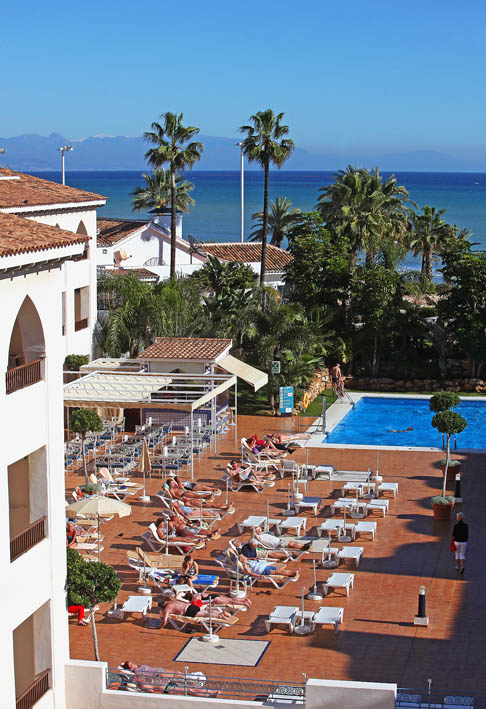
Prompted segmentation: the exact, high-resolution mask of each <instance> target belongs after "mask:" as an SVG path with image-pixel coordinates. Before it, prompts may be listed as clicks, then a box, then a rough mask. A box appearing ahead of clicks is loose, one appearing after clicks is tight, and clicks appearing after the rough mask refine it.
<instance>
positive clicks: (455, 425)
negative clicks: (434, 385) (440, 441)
mask: <svg viewBox="0 0 486 709" xmlns="http://www.w3.org/2000/svg"><path fill="white" fill-rule="evenodd" d="M442 393H449V392H442ZM432 426H433V427H434V428H436V429H437V430H438V431H439V432H440V433H445V435H446V450H447V455H446V465H445V470H444V480H443V482H442V496H443V497H445V495H446V485H447V470H448V468H449V462H450V443H451V436H456V435H457V434H458V433H461V432H462V431H464V429H465V428H466V426H467V421H466V419H465V418H464V417H463V416H461V414H458V413H457V411H451V410H450V409H448V410H446V411H439V412H438V413H437V414H435V416H434V418H433V419H432Z"/></svg>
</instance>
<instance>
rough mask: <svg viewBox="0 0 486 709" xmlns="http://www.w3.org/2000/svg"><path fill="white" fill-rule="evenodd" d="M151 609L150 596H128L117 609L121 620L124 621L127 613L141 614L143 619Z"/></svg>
mask: <svg viewBox="0 0 486 709" xmlns="http://www.w3.org/2000/svg"><path fill="white" fill-rule="evenodd" d="M151 608H152V596H128V600H127V601H125V603H124V604H123V605H122V607H121V608H120V609H119V610H120V613H121V614H122V615H121V619H122V620H124V619H125V615H126V614H127V613H141V614H142V615H143V617H144V618H145V616H146V615H147V611H148V610H150V609H151Z"/></svg>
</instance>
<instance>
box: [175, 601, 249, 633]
mask: <svg viewBox="0 0 486 709" xmlns="http://www.w3.org/2000/svg"><path fill="white" fill-rule="evenodd" d="M198 596H199V594H196V597H193V598H192V599H191V601H183V600H181V599H176V600H170V601H166V602H165V603H164V606H163V611H162V627H163V628H165V626H166V625H167V620H168V618H169V615H171V614H173V615H184V616H186V618H208V617H209V601H203V599H202V598H200V597H198ZM220 598H226V601H225V602H224V603H221V605H224V608H215V607H214V604H216V603H217V604H218V605H219V603H220V602H219V600H218V599H220ZM227 600H228V599H227V597H226V596H216V597H215V598H213V599H212V603H211V616H212V617H213V618H219V619H221V620H229V619H230V618H232V617H233V614H232V613H231V612H230V610H229V605H230V604H228V602H227ZM229 601H230V603H231V607H233V608H234V606H235V605H236V604H235V601H234V599H232V598H230V599H229Z"/></svg>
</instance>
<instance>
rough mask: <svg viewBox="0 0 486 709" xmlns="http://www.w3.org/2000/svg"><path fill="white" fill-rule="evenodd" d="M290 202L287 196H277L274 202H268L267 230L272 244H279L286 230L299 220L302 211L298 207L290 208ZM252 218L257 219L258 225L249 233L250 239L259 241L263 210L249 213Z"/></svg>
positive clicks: (261, 234)
mask: <svg viewBox="0 0 486 709" xmlns="http://www.w3.org/2000/svg"><path fill="white" fill-rule="evenodd" d="M291 206H292V202H291V201H290V199H289V198H288V197H277V199H276V200H275V202H271V204H270V210H271V211H270V214H269V215H268V231H269V233H270V234H271V235H272V238H271V239H270V243H271V244H273V245H274V246H281V244H282V241H283V240H284V239H285V237H286V236H287V232H288V231H289V229H291V228H292V227H293V226H294V225H295V224H297V222H298V221H299V220H300V218H301V215H302V212H301V210H300V209H298V208H296V209H290V207H291ZM251 218H252V219H253V220H258V221H259V222H260V225H259V226H258V227H257V228H256V229H255V231H253V232H252V233H251V234H250V241H261V240H262V236H263V228H262V223H263V212H255V214H252V215H251Z"/></svg>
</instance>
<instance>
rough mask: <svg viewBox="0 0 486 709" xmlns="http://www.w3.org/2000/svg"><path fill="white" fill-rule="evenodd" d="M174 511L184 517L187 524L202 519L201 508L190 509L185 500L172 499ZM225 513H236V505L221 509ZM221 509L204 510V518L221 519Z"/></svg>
mask: <svg viewBox="0 0 486 709" xmlns="http://www.w3.org/2000/svg"><path fill="white" fill-rule="evenodd" d="M171 507H172V509H173V510H174V512H176V513H177V514H178V515H180V516H181V517H183V518H184V519H185V520H186V521H187V522H189V523H191V522H194V521H195V520H199V519H200V518H201V508H200V507H190V506H189V505H186V504H184V501H183V500H176V499H174V498H172V504H171ZM221 509H222V510H223V511H224V512H226V511H227V512H228V514H233V513H234V511H235V508H234V505H233V504H232V503H231V504H230V505H225V506H224V508H221ZM221 509H219V508H218V509H208V508H204V510H203V516H204V517H206V518H215V519H220V515H219V514H218V511H221Z"/></svg>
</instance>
